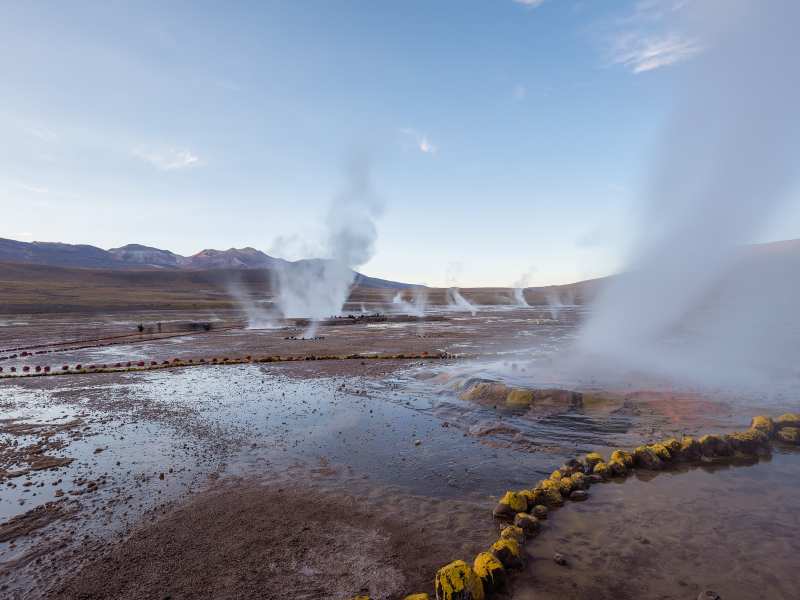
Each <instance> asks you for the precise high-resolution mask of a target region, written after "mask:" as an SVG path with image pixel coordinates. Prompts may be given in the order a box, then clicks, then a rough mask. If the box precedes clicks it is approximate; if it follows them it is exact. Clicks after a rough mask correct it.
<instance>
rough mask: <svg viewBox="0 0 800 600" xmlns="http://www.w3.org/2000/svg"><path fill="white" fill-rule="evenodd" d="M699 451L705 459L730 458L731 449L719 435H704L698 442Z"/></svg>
mask: <svg viewBox="0 0 800 600" xmlns="http://www.w3.org/2000/svg"><path fill="white" fill-rule="evenodd" d="M697 441H698V442H699V443H700V451H701V452H702V453H703V456H705V457H706V458H715V457H722V456H731V455H732V454H733V448H731V445H730V444H729V443H728V441H727V440H726V439H724V438H723V437H721V436H719V435H704V436H703V437H701V438H700V439H699V440H697Z"/></svg>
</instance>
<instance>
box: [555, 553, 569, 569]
mask: <svg viewBox="0 0 800 600" xmlns="http://www.w3.org/2000/svg"><path fill="white" fill-rule="evenodd" d="M553 562H555V563H556V564H557V565H561V566H562V567H566V566H567V557H566V556H564V555H563V554H561V553H560V552H556V553H555V554H554V555H553Z"/></svg>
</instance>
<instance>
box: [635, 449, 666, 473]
mask: <svg viewBox="0 0 800 600" xmlns="http://www.w3.org/2000/svg"><path fill="white" fill-rule="evenodd" d="M633 460H634V463H635V464H636V466H637V467H640V468H642V469H648V470H650V471H658V470H660V469H663V468H664V462H663V461H662V460H661V459H660V458H659V457H658V455H657V454H656V453H655V451H654V450H653V449H652V448H650V446H639V447H638V448H636V450H634V451H633Z"/></svg>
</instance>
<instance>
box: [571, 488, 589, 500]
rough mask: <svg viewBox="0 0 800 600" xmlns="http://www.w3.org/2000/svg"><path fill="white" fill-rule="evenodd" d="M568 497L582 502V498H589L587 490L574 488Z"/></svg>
mask: <svg viewBox="0 0 800 600" xmlns="http://www.w3.org/2000/svg"><path fill="white" fill-rule="evenodd" d="M569 499H570V500H572V501H573V502H583V501H584V500H588V499H589V492H587V491H586V490H574V491H573V492H572V493H571V494H570V495H569Z"/></svg>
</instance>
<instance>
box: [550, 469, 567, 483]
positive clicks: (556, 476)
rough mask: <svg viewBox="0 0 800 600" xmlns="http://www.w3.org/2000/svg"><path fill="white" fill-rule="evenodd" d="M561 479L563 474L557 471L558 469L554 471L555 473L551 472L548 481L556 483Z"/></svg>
mask: <svg viewBox="0 0 800 600" xmlns="http://www.w3.org/2000/svg"><path fill="white" fill-rule="evenodd" d="M563 477H564V474H563V473H562V472H561V471H559V470H558V469H556V470H555V471H553V472H552V473H551V474H550V479H552V480H553V481H558V480H559V479H562V478H563Z"/></svg>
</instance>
